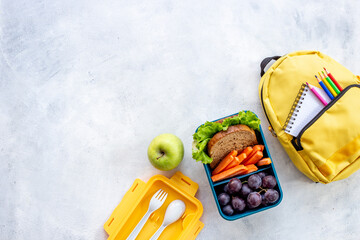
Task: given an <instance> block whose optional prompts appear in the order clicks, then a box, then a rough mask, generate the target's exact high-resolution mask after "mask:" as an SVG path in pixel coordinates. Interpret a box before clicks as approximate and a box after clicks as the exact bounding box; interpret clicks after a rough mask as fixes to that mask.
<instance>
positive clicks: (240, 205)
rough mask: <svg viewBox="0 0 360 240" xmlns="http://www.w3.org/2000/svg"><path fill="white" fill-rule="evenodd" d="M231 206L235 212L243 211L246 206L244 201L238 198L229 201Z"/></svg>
mask: <svg viewBox="0 0 360 240" xmlns="http://www.w3.org/2000/svg"><path fill="white" fill-rule="evenodd" d="M231 206H232V207H233V209H234V210H235V211H238V212H241V211H243V210H244V209H245V207H246V204H245V201H244V199H242V198H239V197H233V198H232V200H231Z"/></svg>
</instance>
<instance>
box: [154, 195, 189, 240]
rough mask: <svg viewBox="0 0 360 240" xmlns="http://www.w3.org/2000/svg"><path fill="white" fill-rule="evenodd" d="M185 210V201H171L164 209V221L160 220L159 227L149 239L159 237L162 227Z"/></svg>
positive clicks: (170, 222) (174, 219) (176, 218)
mask: <svg viewBox="0 0 360 240" xmlns="http://www.w3.org/2000/svg"><path fill="white" fill-rule="evenodd" d="M184 212H185V203H184V202H183V201H181V200H174V201H172V202H171V203H170V204H169V206H168V207H167V209H166V212H165V217H164V221H163V222H162V224H161V226H160V228H159V229H158V230H157V231H156V232H155V234H154V235H153V236H152V237H151V239H150V240H156V239H158V238H159V237H160V234H161V233H162V232H163V231H164V229H165V228H166V227H167V226H168V225H170V224H172V223H173V222H176V221H177V220H178V219H179V218H180V217H181V216H182V215H183V214H184Z"/></svg>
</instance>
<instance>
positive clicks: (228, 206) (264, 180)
mask: <svg viewBox="0 0 360 240" xmlns="http://www.w3.org/2000/svg"><path fill="white" fill-rule="evenodd" d="M276 184H277V183H276V178H275V177H274V176H273V175H267V174H266V173H264V172H260V173H255V174H252V175H251V176H249V177H248V179H247V180H245V181H243V182H241V181H240V180H239V179H238V178H233V179H231V180H230V181H229V182H228V183H227V184H226V185H225V186H224V189H223V192H221V193H220V194H219V195H218V201H219V204H220V205H221V207H222V211H223V213H224V214H226V215H228V216H231V215H233V214H234V213H239V212H243V211H244V210H246V209H254V208H257V207H259V206H264V207H265V206H268V205H271V204H274V203H275V202H276V201H277V200H278V199H279V196H280V195H279V192H278V191H277V190H276V189H274V188H275V186H276Z"/></svg>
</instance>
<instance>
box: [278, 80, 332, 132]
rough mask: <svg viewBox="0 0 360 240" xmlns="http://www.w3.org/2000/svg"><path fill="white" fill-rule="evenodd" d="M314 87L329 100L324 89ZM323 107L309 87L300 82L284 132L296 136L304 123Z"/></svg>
mask: <svg viewBox="0 0 360 240" xmlns="http://www.w3.org/2000/svg"><path fill="white" fill-rule="evenodd" d="M314 88H316V90H317V92H318V93H319V94H320V95H321V96H322V97H323V98H324V99H325V100H326V101H327V102H330V101H331V100H330V98H329V97H328V96H327V95H326V93H325V91H324V90H322V89H320V88H317V87H314ZM323 108H324V105H323V104H322V103H321V102H320V100H319V99H318V98H317V97H316V96H315V95H314V94H313V93H312V92H311V90H310V88H309V87H308V86H307V85H306V84H302V85H301V88H300V90H299V92H298V94H297V96H296V98H295V101H294V103H293V105H292V107H291V110H290V112H289V115H288V117H287V120H286V122H285V124H284V130H285V132H286V133H288V134H290V135H292V136H294V137H297V136H298V135H299V133H300V131H301V130H302V129H303V128H304V127H305V125H306V124H307V123H308V122H310V121H311V120H312V119H313V118H314V117H315V116H316V115H317V114H318V113H319V112H320V111H321V109H323Z"/></svg>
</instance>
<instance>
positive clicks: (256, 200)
mask: <svg viewBox="0 0 360 240" xmlns="http://www.w3.org/2000/svg"><path fill="white" fill-rule="evenodd" d="M246 200H247V203H248V206H249V207H250V208H256V207H258V206H259V205H260V204H261V201H262V199H261V195H260V193H258V192H252V193H250V194H249V195H248V197H247V199H246Z"/></svg>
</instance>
